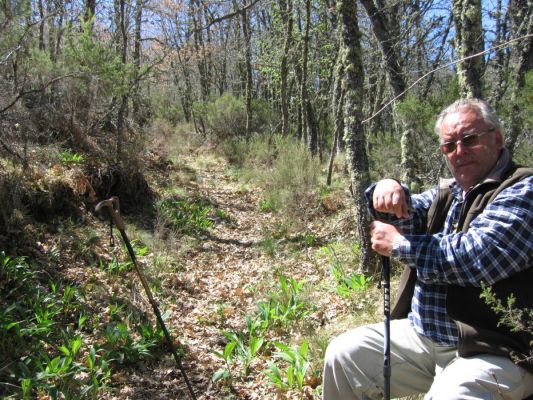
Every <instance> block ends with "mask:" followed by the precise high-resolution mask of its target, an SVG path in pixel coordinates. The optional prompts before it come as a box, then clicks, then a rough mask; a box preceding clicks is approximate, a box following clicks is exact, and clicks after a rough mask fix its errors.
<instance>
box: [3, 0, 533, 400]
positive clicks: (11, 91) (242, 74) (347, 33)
mask: <svg viewBox="0 0 533 400" xmlns="http://www.w3.org/2000/svg"><path fill="white" fill-rule="evenodd" d="M532 88H533V7H532V6H531V2H530V1H528V0H507V1H505V0H483V1H481V0H454V1H446V0H360V1H355V0H354V1H349V0H232V1H211V0H188V1H181V0H163V1H153V0H113V1H102V0H84V1H77V0H0V395H1V396H2V398H5V399H33V398H36V399H85V398H89V399H146V398H151V399H188V398H191V399H194V398H198V399H204V400H205V399H319V398H321V383H322V377H321V374H322V370H321V369H322V364H323V357H324V352H325V348H326V346H327V343H328V341H329V340H330V339H331V338H332V337H334V336H335V335H337V334H338V333H340V332H342V331H345V330H346V329H348V328H349V327H355V326H359V325H361V324H364V323H367V322H378V321H380V320H382V318H383V314H382V313H383V309H382V308H383V290H382V289H380V288H378V287H377V283H378V282H379V281H380V279H381V277H380V266H379V262H378V257H377V256H376V254H375V253H373V252H372V250H371V246H370V238H369V224H370V222H371V221H370V216H369V215H368V212H367V206H366V204H365V198H364V190H365V189H366V188H367V187H368V186H369V184H370V183H371V182H372V181H375V180H377V179H379V178H381V177H393V178H396V179H399V180H401V181H402V182H404V183H405V184H406V185H408V187H409V188H410V189H411V191H412V192H415V193H416V192H420V191H423V190H425V189H428V188H430V187H432V186H434V185H435V184H436V183H437V182H438V180H439V178H440V177H445V176H447V174H448V171H447V168H446V163H445V161H444V158H443V157H442V154H441V153H440V151H439V146H438V136H437V135H436V134H435V131H434V125H435V121H436V117H437V115H438V113H439V112H440V111H441V110H442V109H443V108H444V107H445V106H446V105H448V104H450V103H452V102H453V101H455V100H456V99H458V98H469V97H478V98H482V99H484V100H486V101H488V102H489V103H490V104H491V105H492V106H493V107H494V109H495V110H496V111H497V114H498V115H499V117H500V119H501V121H502V125H503V127H504V131H505V132H504V135H505V146H506V147H507V148H508V149H509V151H510V153H511V154H512V155H513V157H514V159H515V160H516V161H517V162H518V163H521V164H524V165H529V166H531V161H532V159H533V157H532V149H533V131H532V127H533V105H532V103H533V102H532V100H533V90H532ZM111 198H114V199H116V200H115V202H114V203H112V204H113V207H114V208H113V209H112V211H113V212H114V213H115V214H116V215H118V216H119V217H120V219H121V218H123V222H124V225H120V223H118V224H117V221H116V220H114V221H113V219H111V220H110V218H109V217H110V215H106V213H99V212H97V210H96V209H95V208H96V205H97V204H98V203H99V202H101V201H103V200H107V199H111ZM108 214H113V213H108ZM111 221H113V222H114V224H113V223H111ZM119 222H120V220H119ZM126 232H127V237H128V238H129V240H131V242H129V240H125V237H124V235H123V234H124V233H126ZM132 254H133V257H132ZM392 269H393V271H392V290H393V294H394V290H395V289H396V287H397V284H398V280H399V273H400V271H401V269H402V266H401V265H400V264H399V263H397V262H393V265H392ZM158 313H159V314H160V315H157V314H158ZM161 321H162V322H163V323H161ZM166 329H168V332H165V331H166ZM167 333H168V336H167ZM169 337H170V343H171V344H172V345H171V346H169V340H168V339H169ZM416 398H418V397H415V399H416ZM420 398H421V397H420Z"/></svg>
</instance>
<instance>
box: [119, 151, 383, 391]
mask: <svg viewBox="0 0 533 400" xmlns="http://www.w3.org/2000/svg"><path fill="white" fill-rule="evenodd" d="M199 157H200V158H202V157H205V158H203V159H202V160H201V162H199V160H198V158H199ZM181 165H182V166H183V165H187V168H188V171H189V173H190V172H191V170H192V171H194V174H193V175H194V176H195V178H194V179H192V180H187V181H186V182H184V181H183V179H182V178H181V181H176V183H175V184H176V185H177V186H178V185H184V184H185V185H186V186H188V187H187V191H188V192H189V193H194V194H195V195H196V196H200V197H202V198H207V199H209V201H210V202H211V204H212V205H213V206H214V207H216V208H217V209H218V210H221V211H222V212H223V213H222V215H224V218H223V219H220V220H219V221H215V224H214V226H213V227H212V228H210V229H209V230H208V231H207V232H205V233H203V234H199V235H197V236H198V237H196V238H194V239H191V237H187V236H180V235H177V236H176V237H175V238H174V240H170V241H169V240H168V239H167V241H166V243H168V244H170V245H171V248H168V247H167V248H166V249H164V248H163V249H161V248H160V249H159V251H164V252H165V253H166V255H167V257H168V258H167V259H166V260H167V263H168V264H171V265H173V267H172V268H164V266H161V268H160V271H158V272H150V271H147V273H148V274H150V275H151V276H152V277H157V279H158V280H160V285H161V287H162V292H161V293H163V294H164V295H163V297H161V296H160V297H159V301H160V302H161V305H162V307H163V308H164V309H165V310H166V311H169V312H170V316H169V318H168V319H167V320H166V323H167V324H168V327H169V328H170V329H171V330H172V331H173V334H174V336H175V337H176V339H177V340H178V342H179V343H180V345H181V346H183V347H184V348H185V353H186V356H185V358H184V359H183V363H184V368H185V370H186V373H187V375H188V377H189V379H190V380H191V381H192V384H193V386H194V390H195V393H196V395H197V397H198V398H199V399H222V398H228V399H230V398H235V399H274V398H280V399H283V398H309V399H312V398H319V389H317V388H316V386H317V385H318V384H319V383H320V377H319V376H318V377H315V378H313V374H310V375H309V376H308V377H307V378H306V383H307V385H308V386H306V387H304V389H303V390H301V391H300V390H292V391H291V390H288V391H287V390H277V389H276V388H275V387H274V386H273V385H272V384H271V383H270V382H269V379H268V378H267V376H266V375H265V374H264V373H263V371H264V370H265V369H266V367H267V362H268V361H269V360H270V359H271V357H270V355H271V350H269V349H268V348H267V347H266V346H265V351H263V352H261V354H260V355H259V356H258V357H257V358H255V359H254V361H253V363H252V368H251V372H250V374H249V375H248V376H242V375H241V374H242V371H239V365H238V363H237V364H235V365H234V366H233V369H234V373H235V378H234V379H233V380H232V382H227V381H219V382H216V383H213V382H212V380H211V378H212V375H213V373H214V372H215V371H217V370H218V369H220V368H223V367H224V364H223V360H222V359H221V358H220V357H217V356H216V355H215V354H214V351H218V352H221V351H222V350H223V348H224V345H225V343H226V339H225V337H224V335H223V334H222V332H223V331H231V330H233V331H242V330H244V329H245V321H244V320H245V316H246V315H254V314H255V313H257V303H258V301H261V300H265V299H266V298H267V296H268V293H269V292H271V291H273V290H275V289H276V287H277V286H278V281H277V276H279V275H278V274H283V275H284V276H286V277H294V278H295V279H297V280H298V281H301V280H304V281H305V287H306V288H307V289H306V290H307V300H306V301H308V302H309V305H310V307H312V309H313V311H312V313H310V314H309V315H307V316H306V317H305V318H304V320H302V321H299V322H294V326H288V327H285V328H284V329H278V330H274V331H273V332H270V333H269V334H268V336H269V337H268V338H267V339H268V340H280V341H284V342H285V343H288V344H298V343H299V342H301V341H302V340H303V339H304V338H305V339H308V340H309V341H310V343H311V345H310V346H311V347H313V348H314V349H313V350H312V354H313V358H314V360H313V361H314V363H313V364H312V370H311V372H314V375H315V376H316V375H319V373H320V363H321V355H322V352H323V350H324V347H325V345H326V343H327V341H328V337H329V335H331V334H333V333H334V332H338V331H342V330H343V328H345V325H344V324H345V323H346V321H350V320H351V316H350V314H352V313H353V312H354V313H359V314H360V315H359V318H360V319H361V320H374V319H375V318H376V315H375V313H376V308H375V302H376V301H379V294H378V293H376V291H375V290H373V289H372V288H371V289H369V290H368V291H367V294H365V295H361V297H362V298H361V300H360V303H359V304H355V306H354V304H353V303H354V301H353V299H352V300H351V301H348V300H346V299H343V298H341V297H340V296H338V295H337V294H336V293H335V290H334V282H333V279H332V278H331V276H330V272H329V264H328V262H330V261H331V260H330V259H328V258H327V257H323V256H321V254H320V249H321V248H323V247H324V246H326V245H327V244H328V243H335V242H336V241H343V240H347V239H349V238H350V237H351V235H352V232H351V231H350V226H351V215H350V209H349V204H343V205H342V206H340V205H337V208H338V209H339V210H340V212H334V213H331V212H328V213H326V212H323V213H314V215H313V217H312V218H310V220H309V222H308V223H307V231H308V233H310V234H312V237H313V238H315V240H314V242H315V243H313V245H312V246H306V245H302V244H301V243H298V241H297V240H291V236H290V235H288V236H289V237H283V236H282V235H280V237H277V236H276V235H275V232H276V231H277V230H279V229H281V228H280V227H282V226H283V225H284V219H285V216H284V215H282V214H280V213H276V212H263V211H261V210H260V207H259V203H260V200H261V199H262V194H261V191H260V189H259V188H257V187H255V186H254V185H253V184H243V183H242V181H239V180H238V179H236V178H235V177H234V176H233V175H232V174H231V173H230V172H229V169H228V166H227V165H226V164H225V162H224V161H223V160H221V159H219V158H213V157H211V156H208V155H205V154H204V155H201V154H200V155H198V154H197V155H194V156H193V157H190V158H188V159H185V160H184V159H182V160H181ZM178 169H179V168H178ZM176 176H182V175H180V171H177V170H176V171H174V174H170V175H169V179H170V180H171V181H172V179H177V178H176ZM166 184H169V182H166ZM170 185H172V183H171V182H170ZM343 201H349V200H348V198H345V199H343ZM345 206H347V207H346V208H345ZM336 211H337V210H336ZM326 215H327V216H326ZM273 233H274V234H273ZM137 234H138V236H139V237H140V238H142V236H143V234H142V232H137ZM292 235H293V236H295V235H296V236H297V234H296V233H293V234H292ZM272 237H274V239H271V238H272ZM266 238H270V240H265V239H266ZM156 240H157V239H156ZM173 241H174V243H173ZM265 243H268V244H269V246H270V247H268V248H265V247H266V244H265ZM150 257H154V254H151V255H148V256H147V257H146V258H145V260H144V264H145V265H146V266H150V265H154V262H153V260H150ZM167 267H168V266H167ZM348 267H350V268H354V267H355V266H348ZM135 287H136V290H137V291H139V292H138V293H137V294H136V295H137V296H141V297H142V296H143V294H142V293H140V291H141V290H140V289H141V288H140V286H139V285H135ZM365 302H366V303H365ZM365 313H367V315H365ZM117 377H120V379H117ZM112 387H113V388H114V390H113V391H111V392H110V393H112V394H110V396H109V398H113V399H126V398H130V399H144V398H153V399H169V398H187V397H188V392H187V389H186V386H185V384H184V379H183V377H182V376H181V375H180V373H179V372H178V370H177V368H176V365H175V363H174V360H173V359H172V358H171V357H170V356H169V355H168V356H162V359H159V360H157V361H153V362H149V363H146V364H145V365H143V366H142V367H136V368H132V369H131V370H127V371H123V373H122V372H121V373H120V374H119V375H118V376H115V379H114V380H113V383H112Z"/></svg>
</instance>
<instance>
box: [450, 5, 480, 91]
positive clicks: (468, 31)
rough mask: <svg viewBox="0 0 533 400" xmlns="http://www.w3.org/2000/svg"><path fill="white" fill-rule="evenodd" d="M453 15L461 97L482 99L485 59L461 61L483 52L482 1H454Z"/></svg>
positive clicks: (475, 58) (474, 58)
mask: <svg viewBox="0 0 533 400" xmlns="http://www.w3.org/2000/svg"><path fill="white" fill-rule="evenodd" d="M452 13H453V17H454V21H455V48H456V50H457V57H458V58H459V62H458V63H457V78H458V81H459V90H460V93H461V97H463V98H469V97H478V98H481V96H482V93H481V82H482V80H481V77H482V75H483V57H482V56H478V57H473V58H470V59H468V60H461V59H462V58H464V57H468V56H472V55H474V54H477V53H480V52H482V51H483V30H482V28H481V0H453V2H452Z"/></svg>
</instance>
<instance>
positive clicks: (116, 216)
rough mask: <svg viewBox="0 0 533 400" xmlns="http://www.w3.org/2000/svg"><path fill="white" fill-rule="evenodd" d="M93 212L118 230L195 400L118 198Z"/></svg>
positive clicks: (98, 206)
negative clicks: (134, 249)
mask: <svg viewBox="0 0 533 400" xmlns="http://www.w3.org/2000/svg"><path fill="white" fill-rule="evenodd" d="M95 211H96V212H97V213H100V212H104V211H106V212H107V213H108V214H109V216H110V224H111V229H113V223H114V224H115V225H116V227H117V228H118V230H119V231H120V234H121V236H122V240H123V241H124V244H125V245H126V248H127V249H128V253H129V255H130V257H131V261H132V262H133V266H134V267H135V271H137V275H138V276H139V278H140V280H141V283H142V286H143V287H144V290H145V292H146V296H147V297H148V301H149V302H150V304H151V305H152V309H153V310H154V314H155V316H156V318H157V322H158V323H159V326H160V327H161V329H162V331H163V333H164V335H165V338H166V340H167V344H168V347H169V348H170V351H171V352H172V355H173V356H174V360H176V364H177V365H178V368H179V370H180V371H181V374H182V375H183V379H184V380H185V383H186V384H187V388H188V389H189V393H190V395H191V398H192V399H193V400H196V395H195V394H194V390H193V388H192V385H191V383H190V381H189V378H188V377H187V374H186V373H185V368H183V364H182V362H181V358H180V357H179V356H178V353H177V352H176V348H175V346H174V343H173V342H172V338H171V337H170V334H169V333H168V330H167V327H166V326H165V322H164V321H163V317H162V316H161V312H160V311H159V307H158V306H157V303H156V301H155V300H154V297H153V296H152V291H151V290H150V286H149V285H148V282H147V281H146V278H145V277H144V274H143V273H142V271H141V268H140V267H139V264H138V263H137V258H136V257H135V252H134V251H133V247H132V246H131V243H130V241H129V239H128V235H126V231H125V228H126V226H125V224H124V220H123V219H122V217H121V216H120V204H119V200H118V197H116V196H113V197H111V198H110V199H108V200H103V201H101V202H99V203H98V204H97V205H96V208H95Z"/></svg>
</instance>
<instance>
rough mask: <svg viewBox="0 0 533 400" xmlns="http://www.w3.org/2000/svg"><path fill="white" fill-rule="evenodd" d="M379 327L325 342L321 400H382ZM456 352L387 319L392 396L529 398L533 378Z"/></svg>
mask: <svg viewBox="0 0 533 400" xmlns="http://www.w3.org/2000/svg"><path fill="white" fill-rule="evenodd" d="M383 325H384V324H383V323H380V324H374V325H367V326H363V327H360V328H357V329H354V330H351V331H348V332H346V333H344V334H342V335H340V336H338V337H337V338H335V339H334V340H333V341H332V342H331V343H330V344H329V346H328V348H327V350H326V356H325V362H324V383H323V399H324V400H351V399H382V398H383V381H384V379H383V331H384V326H383ZM456 351H457V349H456V347H451V346H441V345H436V344H435V343H433V342H432V341H431V340H430V339H428V338H425V337H423V336H420V335H419V334H417V333H416V331H415V330H414V329H413V328H412V327H411V324H410V322H409V321H408V320H407V319H402V320H393V321H391V368H392V373H391V385H390V387H391V397H392V398H395V397H403V396H408V395H412V394H417V393H427V394H426V396H425V399H439V400H440V399H450V400H452V399H453V400H458V399H461V400H463V399H464V400H467V399H516V400H520V399H523V398H525V397H527V396H528V395H531V394H533V374H531V373H528V372H527V371H526V370H524V369H523V368H520V367H518V366H516V365H515V364H514V363H513V362H512V361H511V360H509V359H508V358H507V357H499V356H493V355H489V354H482V355H479V356H476V357H471V358H461V357H457V356H456Z"/></svg>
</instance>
